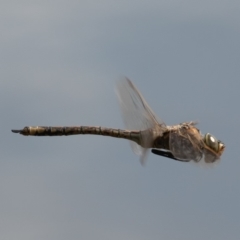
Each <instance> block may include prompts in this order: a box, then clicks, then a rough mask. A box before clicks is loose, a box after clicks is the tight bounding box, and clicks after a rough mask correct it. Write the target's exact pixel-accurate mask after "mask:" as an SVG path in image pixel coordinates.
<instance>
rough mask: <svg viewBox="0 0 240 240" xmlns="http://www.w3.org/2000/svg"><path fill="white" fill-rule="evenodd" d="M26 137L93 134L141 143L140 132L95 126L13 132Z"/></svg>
mask: <svg viewBox="0 0 240 240" xmlns="http://www.w3.org/2000/svg"><path fill="white" fill-rule="evenodd" d="M12 132H14V133H20V134H22V135H25V136H68V135H78V134H92V135H102V136H110V137H115V138H124V139H128V140H131V141H134V142H136V143H139V141H140V134H141V133H140V131H129V130H121V129H114V128H105V127H96V126H95V127H94V126H73V127H46V126H34V127H32V126H31V127H25V128H23V129H22V130H12Z"/></svg>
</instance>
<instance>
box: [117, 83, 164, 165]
mask: <svg viewBox="0 0 240 240" xmlns="http://www.w3.org/2000/svg"><path fill="white" fill-rule="evenodd" d="M117 95H118V100H119V105H120V108H121V112H122V116H123V121H124V124H125V126H126V127H127V129H128V130H146V129H154V128H158V129H159V132H160V134H161V132H163V131H164V129H165V127H166V125H165V124H164V122H162V121H161V120H160V119H159V118H157V117H156V115H155V114H154V113H153V111H152V109H151V108H150V107H149V105H148V104H147V102H146V100H145V99H144V98H143V96H142V94H141V93H140V92H139V91H138V89H137V88H136V87H135V86H134V85H133V83H132V82H131V81H130V80H129V79H127V78H126V79H124V80H123V81H120V82H119V83H118V85H117ZM161 129H162V130H161ZM143 140H144V141H150V139H143ZM130 143H131V147H132V149H133V151H134V152H135V153H136V154H138V155H140V156H141V162H142V163H143V162H144V156H146V155H147V149H146V148H142V147H141V146H139V145H138V144H136V143H134V142H130Z"/></svg>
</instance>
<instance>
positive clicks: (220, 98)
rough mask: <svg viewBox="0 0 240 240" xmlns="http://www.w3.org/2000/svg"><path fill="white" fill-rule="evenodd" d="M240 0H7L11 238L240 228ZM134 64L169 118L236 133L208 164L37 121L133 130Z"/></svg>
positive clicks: (7, 223)
mask: <svg viewBox="0 0 240 240" xmlns="http://www.w3.org/2000/svg"><path fill="white" fill-rule="evenodd" d="M239 11H240V2H239V1H233V0H230V1H227V0H221V1H216V0H215V1H214V0H208V1H206V0H203V1H190V0H182V1H177V0H172V1H169V0H168V1H159V0H158V1H155V0H143V1H136V0H134V1H131V0H130V1H129V0H128V1H125V0H124V1H110V0H103V1H95V0H92V1H74V0H69V1H63V0H62V1H29V0H25V1H14V0H13V1H6V0H3V1H1V8H0V20H1V21H0V30H1V38H0V66H1V71H0V112H1V120H0V124H1V137H0V144H1V155H0V156H1V160H0V239H7V240H15V239H18V240H33V239H34V240H40V239H41V240H42V239H44V240H66V239H71V240H75V239H84V240H93V239H94V240H95V239H104V240H106V239H109V240H110V239H111V240H112V239H114V240H122V239H131V240H145V239H151V240H159V239H164V240H166V239H169V240H192V239H194V240H202V239H211V240H226V239H231V240H237V239H239V236H240V228H239V226H240V187H239V182H240V174H239V172H240V159H239V152H238V151H239V148H240V147H239V146H240V145H239V136H240V134H239V133H240V130H239V121H240V113H239V104H240V97H239V92H240V80H239V77H240V47H239V43H240V15H239ZM122 76H128V77H129V78H130V79H131V80H132V81H133V82H134V83H135V85H136V86H137V87H138V88H139V89H140V91H141V92H142V93H143V95H144V97H145V98H146V100H147V101H148V103H149V105H150V106H151V107H152V109H153V110H154V111H155V112H156V114H157V115H159V116H160V117H161V119H162V120H163V121H165V122H166V124H169V125H170V124H176V123H179V122H183V121H191V120H198V121H199V122H200V124H199V125H198V126H199V128H200V129H201V131H202V132H203V133H205V132H210V133H212V134H214V135H215V136H216V137H217V138H219V139H221V140H222V141H223V142H224V143H225V144H226V151H225V153H224V154H223V156H222V160H221V162H220V164H219V165H218V166H216V167H214V168H213V169H203V168H200V167H196V166H195V165H193V164H184V163H180V162H176V161H172V160H170V159H166V158H162V157H159V156H156V155H153V154H150V155H149V157H148V162H147V164H146V167H142V166H141V165H140V163H139V161H138V156H136V155H134V153H133V152H132V151H131V149H130V147H129V144H128V142H127V141H124V140H120V139H112V138H107V137H99V136H71V137H52V138H50V137H49V138H48V137H46V138H44V137H42V138H37V137H23V136H20V135H16V134H13V133H11V131H10V130H11V129H13V128H22V127H24V126H27V125H64V126H66V125H101V126H106V127H116V128H123V127H124V126H123V123H122V119H121V115H120V111H119V108H118V104H117V99H116V96H115V91H114V89H115V86H116V82H117V80H119V78H121V77H122Z"/></svg>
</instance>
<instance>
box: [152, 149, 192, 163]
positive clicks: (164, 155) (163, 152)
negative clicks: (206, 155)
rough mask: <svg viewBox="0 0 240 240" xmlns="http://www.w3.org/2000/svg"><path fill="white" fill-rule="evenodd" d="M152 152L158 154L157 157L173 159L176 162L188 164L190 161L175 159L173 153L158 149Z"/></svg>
mask: <svg viewBox="0 0 240 240" xmlns="http://www.w3.org/2000/svg"><path fill="white" fill-rule="evenodd" d="M151 152H152V153H154V154H156V155H159V156H162V157H167V158H171V159H173V160H176V161H180V162H188V161H184V160H181V159H177V158H175V157H174V156H173V154H172V153H171V152H166V151H161V150H157V149H152V150H151Z"/></svg>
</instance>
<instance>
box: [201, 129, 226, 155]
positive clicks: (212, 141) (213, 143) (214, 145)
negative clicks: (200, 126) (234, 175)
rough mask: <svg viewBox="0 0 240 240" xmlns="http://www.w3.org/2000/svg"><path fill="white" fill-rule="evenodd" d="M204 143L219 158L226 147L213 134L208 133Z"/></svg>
mask: <svg viewBox="0 0 240 240" xmlns="http://www.w3.org/2000/svg"><path fill="white" fill-rule="evenodd" d="M203 141H204V143H205V144H206V145H207V146H208V147H209V148H210V149H212V150H213V151H214V152H215V153H216V154H218V155H219V156H220V155H222V153H223V151H224V149H225V145H224V143H222V142H221V141H220V140H218V139H217V138H215V137H214V136H213V135H212V134H210V133H206V134H205V135H204V137H203Z"/></svg>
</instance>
